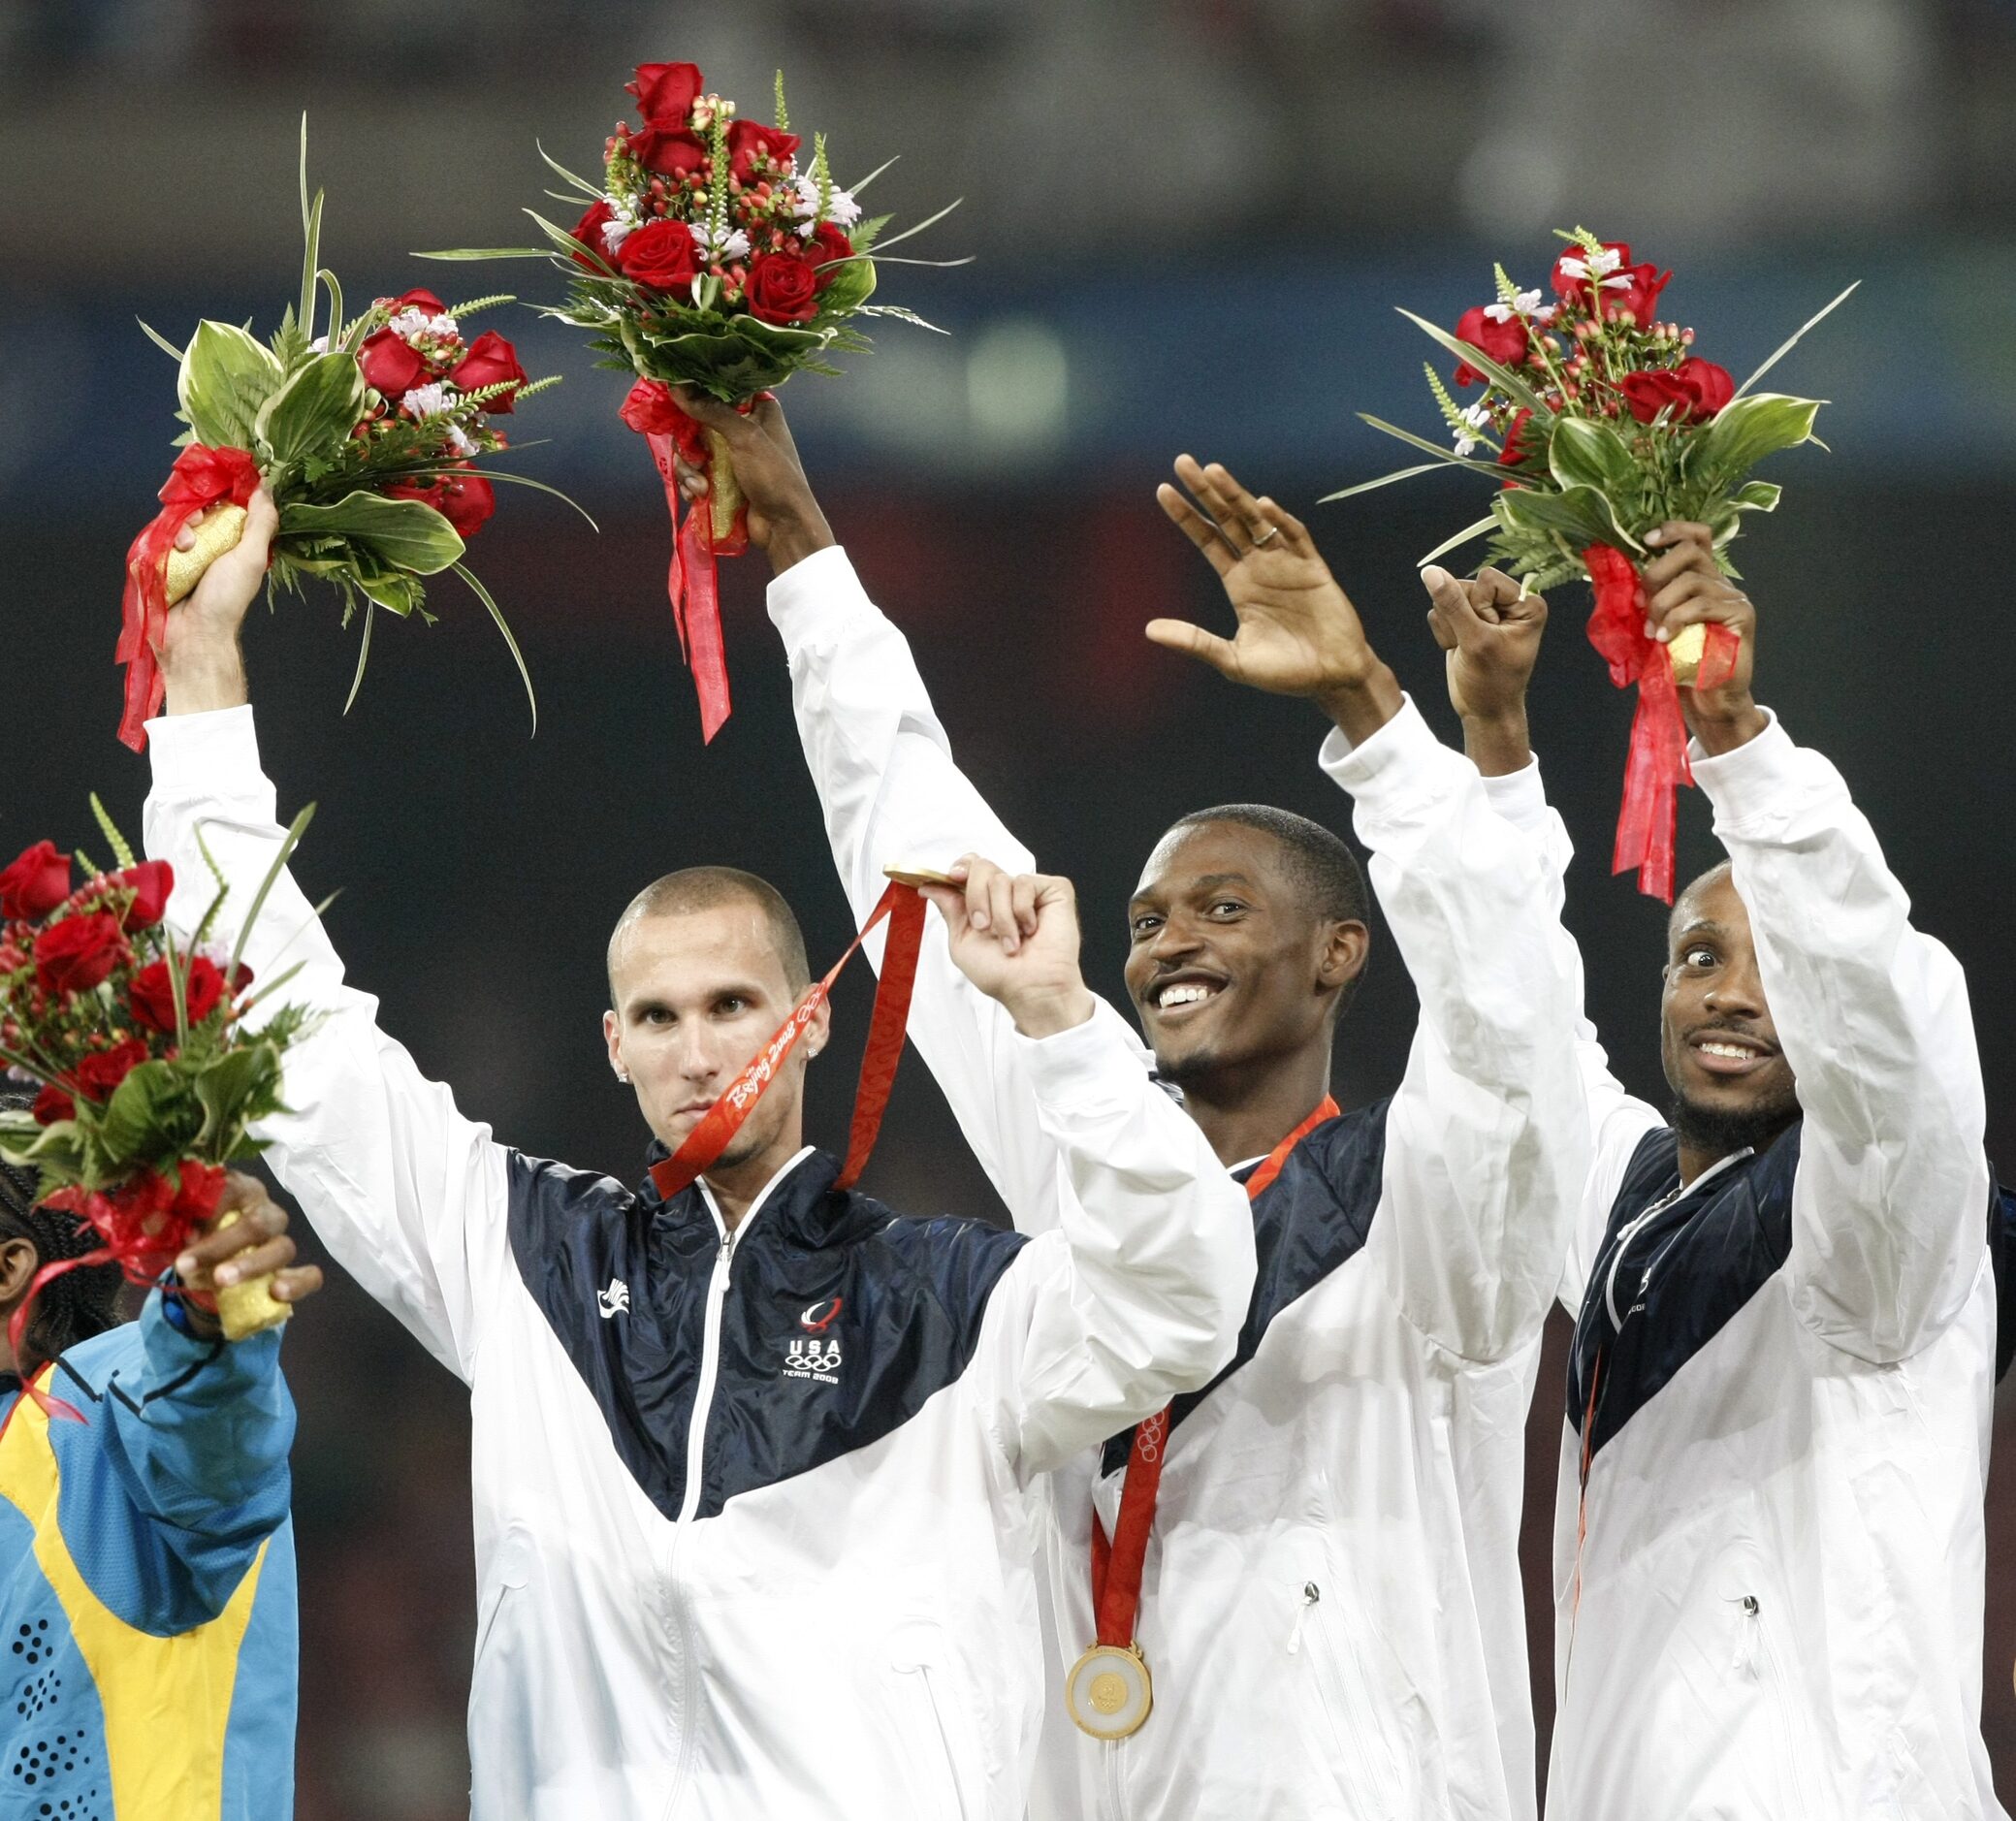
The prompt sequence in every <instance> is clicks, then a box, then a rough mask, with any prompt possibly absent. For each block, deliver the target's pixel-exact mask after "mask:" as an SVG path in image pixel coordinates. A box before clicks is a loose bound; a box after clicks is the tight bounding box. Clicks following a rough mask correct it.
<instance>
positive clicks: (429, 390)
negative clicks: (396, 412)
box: [400, 379, 448, 417]
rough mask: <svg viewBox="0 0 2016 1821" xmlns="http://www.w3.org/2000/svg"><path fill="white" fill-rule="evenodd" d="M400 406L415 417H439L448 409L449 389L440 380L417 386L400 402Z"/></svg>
mask: <svg viewBox="0 0 2016 1821" xmlns="http://www.w3.org/2000/svg"><path fill="white" fill-rule="evenodd" d="M400 408H401V409H402V410H406V411H410V412H411V413H412V414H413V415H414V416H415V417H437V416H439V415H440V413H441V412H443V411H445V410H447V408H448V388H447V387H446V386H444V385H442V384H441V382H440V381H439V380H438V379H436V380H432V381H431V382H430V383H429V384H427V385H425V386H415V387H414V388H413V390H412V391H411V392H409V393H407V394H406V396H405V397H404V398H403V399H400Z"/></svg>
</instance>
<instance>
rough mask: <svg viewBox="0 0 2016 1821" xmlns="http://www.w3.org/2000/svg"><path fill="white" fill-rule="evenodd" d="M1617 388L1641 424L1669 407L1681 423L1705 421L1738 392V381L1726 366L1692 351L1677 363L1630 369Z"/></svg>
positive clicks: (1649, 420)
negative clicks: (1644, 369) (1648, 369)
mask: <svg viewBox="0 0 2016 1821" xmlns="http://www.w3.org/2000/svg"><path fill="white" fill-rule="evenodd" d="M1617 390H1618V391H1619V392H1621V393H1622V394H1623V395H1624V402H1625V403H1626V404H1627V405H1629V406H1630V407H1631V415H1632V416H1633V417H1635V418H1636V419H1637V420H1638V421H1639V422H1640V423H1641V424H1649V423H1650V422H1651V421H1652V419H1653V418H1655V417H1657V416H1658V415H1659V413H1660V412H1661V411H1663V410H1666V409H1669V408H1670V409H1671V410H1672V412H1673V415H1674V418H1675V419H1676V421H1678V422H1680V423H1683V424H1705V423H1707V422H1708V420H1709V419H1710V418H1712V417H1713V416H1714V414H1715V413H1716V412H1717V411H1719V410H1720V409H1721V408H1722V407H1723V406H1724V405H1725V404H1727V403H1728V402H1729V400H1730V399H1733V398H1734V397H1735V396H1736V381H1735V380H1734V379H1732V378H1731V377H1730V376H1729V369H1728V368H1727V367H1717V366H1716V365H1715V364H1714V362H1712V361H1704V360H1700V359H1697V358H1696V357H1694V356H1692V355H1689V356H1688V357H1687V359H1685V360H1684V361H1682V362H1681V363H1680V365H1679V366H1678V367H1671V368H1660V369H1657V370H1655V371H1652V372H1648V373H1626V374H1625V375H1624V377H1623V379H1622V380H1621V381H1619V382H1618V385H1617Z"/></svg>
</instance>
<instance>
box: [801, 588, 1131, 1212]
mask: <svg viewBox="0 0 2016 1821" xmlns="http://www.w3.org/2000/svg"><path fill="white" fill-rule="evenodd" d="M769 600H770V617H771V619H772V620H773V621H774V622H775V623H776V624H777V627H778V630H779V631H780V632H781V633H782V634H783V635H784V650H785V653H786V655H787V656H788V657H789V660H790V667H791V700H792V704H793V706H794V708H795V710H796V712H797V717H798V733H799V737H800V739H801V740H802V741H803V742H804V746H805V760H806V764H807V765H808V766H809V767H810V768H811V771H812V780H813V783H814V785H815V787H816V789H817V791H818V795H819V806H820V808H821V810H822V811H823V813H824V815H825V820H826V834H827V838H828V840H829V841H830V842H831V844H832V847H833V860H834V864H835V866H836V867H837V868H838V869H839V872H840V881H841V885H842V888H843V889H844V890H845V891H846V892H847V896H848V904H849V905H850V906H851V907H852V909H853V912H854V919H855V922H856V924H859V923H860V922H862V921H864V920H865V919H866V918H867V915H868V913H869V911H871V910H872V909H873V908H874V906H875V903H876V901H877V900H878V899H879V898H880V896H881V894H882V891H883V888H884V887H885V886H886V884H887V882H888V881H887V880H886V879H884V878H883V877H882V868H883V867H885V866H912V867H918V866H921V867H930V868H941V869H942V868H944V867H946V866H949V865H950V864H951V863H952V862H953V861H954V860H956V859H957V858H958V857H959V856H960V855H961V854H963V853H968V852H973V853H979V854H983V855H985V857H986V858H988V859H990V860H992V861H993V862H994V863H995V864H996V865H998V866H1004V867H1007V868H1008V870H1009V871H1011V872H1030V871H1033V870H1034V869H1035V866H1036V860H1035V856H1034V855H1033V854H1031V853H1030V851H1029V849H1028V848H1027V847H1023V845H1022V844H1021V843H1020V842H1019V841H1017V840H1016V839H1015V837H1014V836H1013V835H1012V834H1010V833H1009V832H1008V829H1007V828H1006V827H1005V826H1004V825H1003V824H1002V821H1001V819H1000V817H999V816H997V815H995V814H994V812H993V811H992V810H991V809H989V808H988V807H987V803H986V801H985V799H984V798H982V797H981V795H980V793H979V792H978V791H977V790H976V788H975V787H974V785H973V783H972V781H971V780H970V779H969V778H967V777H966V775H965V774H964V773H963V772H961V771H960V770H959V768H958V766H957V765H955V764H954V763H953V762H952V753H951V748H950V746H949V744H948V743H947V741H946V739H945V733H944V727H943V726H941V725H940V723H939V719H938V716H937V714H936V713H935V712H934V710H933V709H932V706H931V698H930V696H929V695H927V694H926V693H925V690H924V682H923V679H922V677H920V676H919V675H918V674H917V667H916V664H915V662H914V661H913V660H912V656H911V651H910V645H909V643H908V641H907V640H906V639H905V638H904V636H903V634H902V633H900V632H899V631H897V629H896V628H895V627H894V626H893V625H891V624H890V623H889V622H888V620H887V619H885V618H884V617H883V615H882V614H881V612H880V610H879V609H878V608H877V607H876V605H875V604H874V602H872V601H871V600H870V599H869V598H868V596H867V594H866V593H865V592H864V591H863V590H862V587H861V584H860V582H859V581H858V580H857V579H856V577H855V575H854V571H853V568H852V566H851V565H850V564H849V563H848V559H847V554H846V553H845V552H844V551H842V550H840V549H838V548H834V549H829V550H823V551H820V552H819V553H817V554H816V556H812V557H808V558H807V559H805V560H804V561H803V562H799V563H796V564H794V565H793V566H792V567H790V568H789V569H786V570H785V571H784V574H783V575H781V576H779V577H778V578H777V579H776V581H774V582H772V583H771V585H770V596H769ZM867 947H868V953H869V957H870V959H871V960H872V961H873V962H874V963H875V965H876V966H877V967H878V968H880V965H881V935H880V932H878V933H877V934H876V935H875V936H873V937H871V938H870V939H869V942H868V944H867ZM1098 1015H1099V1017H1100V1019H1101V1021H1102V1023H1104V1024H1105V1025H1106V1026H1107V1027H1108V1028H1109V1030H1110V1031H1111V1032H1112V1034H1113V1035H1114V1037H1115V1038H1116V1039H1117V1040H1118V1041H1121V1042H1125V1043H1132V1044H1133V1045H1134V1047H1135V1049H1136V1054H1138V1055H1140V1056H1141V1057H1142V1058H1143V1067H1145V1066H1146V1063H1145V1057H1146V1052H1145V1050H1143V1049H1142V1048H1141V1047H1140V1044H1139V1042H1138V1039H1137V1038H1135V1037H1134V1034H1133V1032H1132V1030H1131V1028H1130V1027H1129V1026H1128V1025H1127V1023H1126V1021H1125V1020H1124V1019H1123V1018H1121V1016H1120V1014H1119V1013H1118V1012H1116V1011H1115V1010H1113V1008H1112V1007H1111V1006H1108V1005H1107V1004H1106V1003H1105V1002H1104V1000H1101V1001H1100V1006H1099V1013H1098ZM909 1030H910V1038H911V1041H912V1042H913V1043H914V1044H915V1045H916V1046H917V1050H918V1053H919V1054H920V1055H922V1057H923V1058H924V1061H925V1064H926V1066H927V1067H928V1068H929V1069H930V1070H931V1072H932V1074H933V1075H934V1076H935V1077H936V1078H937V1081H938V1085H939V1088H940V1090H941V1091H942V1092H943V1093H944V1097H945V1100H946V1101H947V1102H948V1103H949V1104H950V1106H951V1109H952V1114H953V1116H954V1117H955V1118H956V1119H957V1120H958V1122H959V1128H960V1131H961V1132H962V1133H963V1134H965V1137H966V1141H967V1143H968V1144H969V1145H970V1146H971V1147H972V1149H973V1153H974V1155H975V1157H976V1159H977V1160H978V1162H979V1165H980V1166H981V1168H983V1169H984V1170H985V1171H986V1172H987V1175H988V1178H989V1180H990V1181H992V1183H993V1184H994V1187H995V1189H996V1190H997V1192H998V1193H999V1194H1000V1196H1001V1198H1002V1199H1003V1200H1004V1201H1005V1202H1006V1203H1007V1204H1008V1207H1010V1208H1011V1209H1013V1210H1014V1218H1015V1223H1016V1225H1017V1226H1018V1227H1019V1228H1021V1230H1023V1231H1025V1232H1032V1233H1035V1232H1047V1231H1049V1230H1051V1229H1053V1228H1054V1227H1056V1225H1057V1224H1058V1221H1059V1219H1060V1218H1061V1199H1062V1197H1063V1195H1064V1193H1065V1190H1064V1179H1063V1176H1062V1174H1061V1171H1060V1166H1059V1162H1058V1159H1057V1155H1056V1148H1055V1146H1054V1145H1053V1144H1052V1143H1050V1142H1049V1140H1048V1138H1047V1137H1046V1135H1045V1134H1043V1132H1042V1130H1041V1128H1040V1124H1039V1122H1038V1121H1037V1119H1036V1117H1035V1112H1034V1106H1035V1102H1034V1099H1033V1096H1032V1091H1031V1085H1030V1082H1029V1079H1028V1076H1027V1073H1026V1070H1025V1068H1024V1061H1023V1051H1022V1049H1021V1046H1020V1045H1019V1043H1018V1042H1017V1040H1016V1038H1015V1032H1014V1025H1013V1021H1012V1020H1011V1019H1010V1018H1009V1017H1008V1013H1007V1012H1006V1011H1005V1010H1004V1009H1003V1008H1002V1007H1001V1006H999V1005H998V1004H997V1003H996V1002H995V1001H993V1000H991V999H989V998H987V997H986V995H985V994H983V993H981V992H979V991H977V990H976V988H975V987H974V985H973V984H972V982H971V981H969V980H968V979H967V978H966V976H965V975H964V974H961V973H960V972H959V970H958V969H957V968H956V967H955V966H953V964H952V959H951V955H950V953H949V951H948V950H947V948H946V942H945V932H944V925H943V923H941V922H940V920H939V919H938V918H936V917H933V918H931V919H930V921H929V923H928V924H927V926H926V929H925V933H924V945H923V950H922V953H921V954H920V955H919V957H918V961H917V977H916V985H915V988H914V990H913V993H912V999H911V1007H910V1026H909Z"/></svg>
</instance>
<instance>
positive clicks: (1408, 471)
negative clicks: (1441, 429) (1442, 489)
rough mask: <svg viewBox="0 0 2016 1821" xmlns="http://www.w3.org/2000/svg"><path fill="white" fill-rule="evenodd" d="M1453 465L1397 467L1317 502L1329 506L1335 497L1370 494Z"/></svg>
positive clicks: (1420, 464) (1434, 463)
mask: <svg viewBox="0 0 2016 1821" xmlns="http://www.w3.org/2000/svg"><path fill="white" fill-rule="evenodd" d="M1450 465H1452V464H1451V463H1449V462H1446V461H1445V462H1421V463H1416V464H1415V465H1414V466H1413V467H1411V468H1395V469H1393V471H1392V473H1391V474H1382V475H1380V476H1379V478H1378V479H1377V480H1372V481H1360V482H1359V483H1358V485H1357V486H1356V487H1345V488H1340V489H1339V490H1338V491H1337V492H1336V493H1334V494H1325V495H1324V496H1323V497H1322V498H1321V499H1319V500H1318V501H1317V502H1316V503H1317V504H1318V505H1319V506H1327V505H1328V504H1329V503H1330V501H1331V500H1333V499H1349V498H1350V497H1351V496H1352V495H1353V494H1369V493H1370V492H1371V491H1372V490H1373V489H1374V488H1375V487H1391V486H1392V484H1393V482H1395V481H1411V480H1412V479H1413V478H1414V477H1415V476H1416V475H1417V474H1433V473H1435V472H1436V471H1437V470H1438V469H1441V468H1446V467H1449V466H1450Z"/></svg>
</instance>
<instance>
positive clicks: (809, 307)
mask: <svg viewBox="0 0 2016 1821" xmlns="http://www.w3.org/2000/svg"><path fill="white" fill-rule="evenodd" d="M818 294H819V281H818V278H817V276H816V273H815V272H813V269H812V267H811V266H810V265H809V264H808V263H807V262H806V261H804V260H802V259H800V258H799V257H798V255H797V254H796V253H758V254H757V255H756V256H755V258H754V259H753V260H752V261H751V262H750V268H749V283H748V284H747V285H746V286H745V287H744V289H743V295H744V296H745V297H746V298H748V300H749V313H750V314H751V315H752V316H753V317H755V318H756V320H757V321H758V322H766V323H802V322H809V321H811V319H812V318H813V317H814V316H816V315H817V314H818V307H819V296H818Z"/></svg>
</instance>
